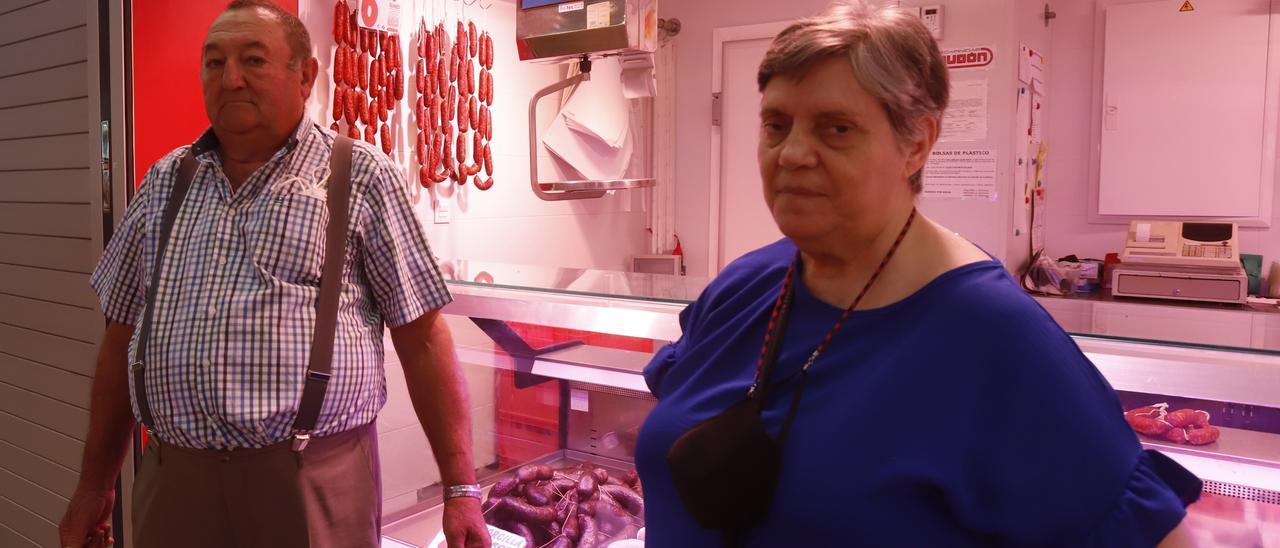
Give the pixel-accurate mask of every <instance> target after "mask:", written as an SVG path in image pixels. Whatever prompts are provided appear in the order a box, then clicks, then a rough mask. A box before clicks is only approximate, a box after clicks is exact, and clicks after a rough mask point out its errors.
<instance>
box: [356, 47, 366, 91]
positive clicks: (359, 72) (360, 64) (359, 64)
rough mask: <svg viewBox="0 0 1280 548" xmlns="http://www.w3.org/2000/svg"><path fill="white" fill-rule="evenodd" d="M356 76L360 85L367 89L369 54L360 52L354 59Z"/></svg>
mask: <svg viewBox="0 0 1280 548" xmlns="http://www.w3.org/2000/svg"><path fill="white" fill-rule="evenodd" d="M356 77H357V78H358V79H359V80H360V87H361V88H363V89H369V54H368V53H361V54H360V59H359V60H358V61H356Z"/></svg>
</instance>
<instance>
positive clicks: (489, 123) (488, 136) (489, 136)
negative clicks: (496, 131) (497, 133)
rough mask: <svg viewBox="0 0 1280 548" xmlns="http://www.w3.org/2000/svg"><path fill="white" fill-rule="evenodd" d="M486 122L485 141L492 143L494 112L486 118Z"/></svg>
mask: <svg viewBox="0 0 1280 548" xmlns="http://www.w3.org/2000/svg"><path fill="white" fill-rule="evenodd" d="M485 122H486V123H485V127H484V140H486V141H492V140H493V113H492V112H490V113H489V115H488V116H486V117H485Z"/></svg>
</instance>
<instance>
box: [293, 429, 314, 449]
mask: <svg viewBox="0 0 1280 548" xmlns="http://www.w3.org/2000/svg"><path fill="white" fill-rule="evenodd" d="M308 443H311V432H307V431H302V430H299V431H297V432H294V433H293V450H294V451H296V452H302V450H303V449H306V448H307V444H308Z"/></svg>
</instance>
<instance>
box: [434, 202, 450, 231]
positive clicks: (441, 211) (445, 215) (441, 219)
mask: <svg viewBox="0 0 1280 548" xmlns="http://www.w3.org/2000/svg"><path fill="white" fill-rule="evenodd" d="M435 223H436V224H438V225H447V224H449V200H448V199H446V198H444V197H443V196H441V197H438V198H436V209H435Z"/></svg>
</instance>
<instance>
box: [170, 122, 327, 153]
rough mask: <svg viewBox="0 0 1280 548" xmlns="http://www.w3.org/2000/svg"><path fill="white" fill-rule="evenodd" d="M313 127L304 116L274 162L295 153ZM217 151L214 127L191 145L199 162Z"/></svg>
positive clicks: (205, 131)
mask: <svg viewBox="0 0 1280 548" xmlns="http://www.w3.org/2000/svg"><path fill="white" fill-rule="evenodd" d="M311 126H312V124H311V120H308V119H307V117H306V116H305V115H304V116H303V117H302V120H301V121H300V122H298V127H295V128H294V129H293V133H291V134H290V135H289V138H288V139H287V140H286V141H285V143H284V148H282V149H280V150H278V151H276V153H275V155H273V156H272V159H273V160H274V159H276V158H280V157H282V156H284V155H286V154H289V153H290V152H293V149H295V148H297V147H298V144H299V143H301V142H302V140H303V139H304V138H305V137H306V136H307V130H309V129H310V128H311ZM217 150H218V135H217V134H216V133H214V132H213V127H212V126H210V127H209V128H208V129H205V130H204V133H202V134H201V135H200V138H199V139H196V141H195V142H194V143H192V144H191V153H192V154H194V155H195V157H196V158H197V159H199V160H207V159H210V155H212V154H213V153H214V152H216V151H217Z"/></svg>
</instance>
